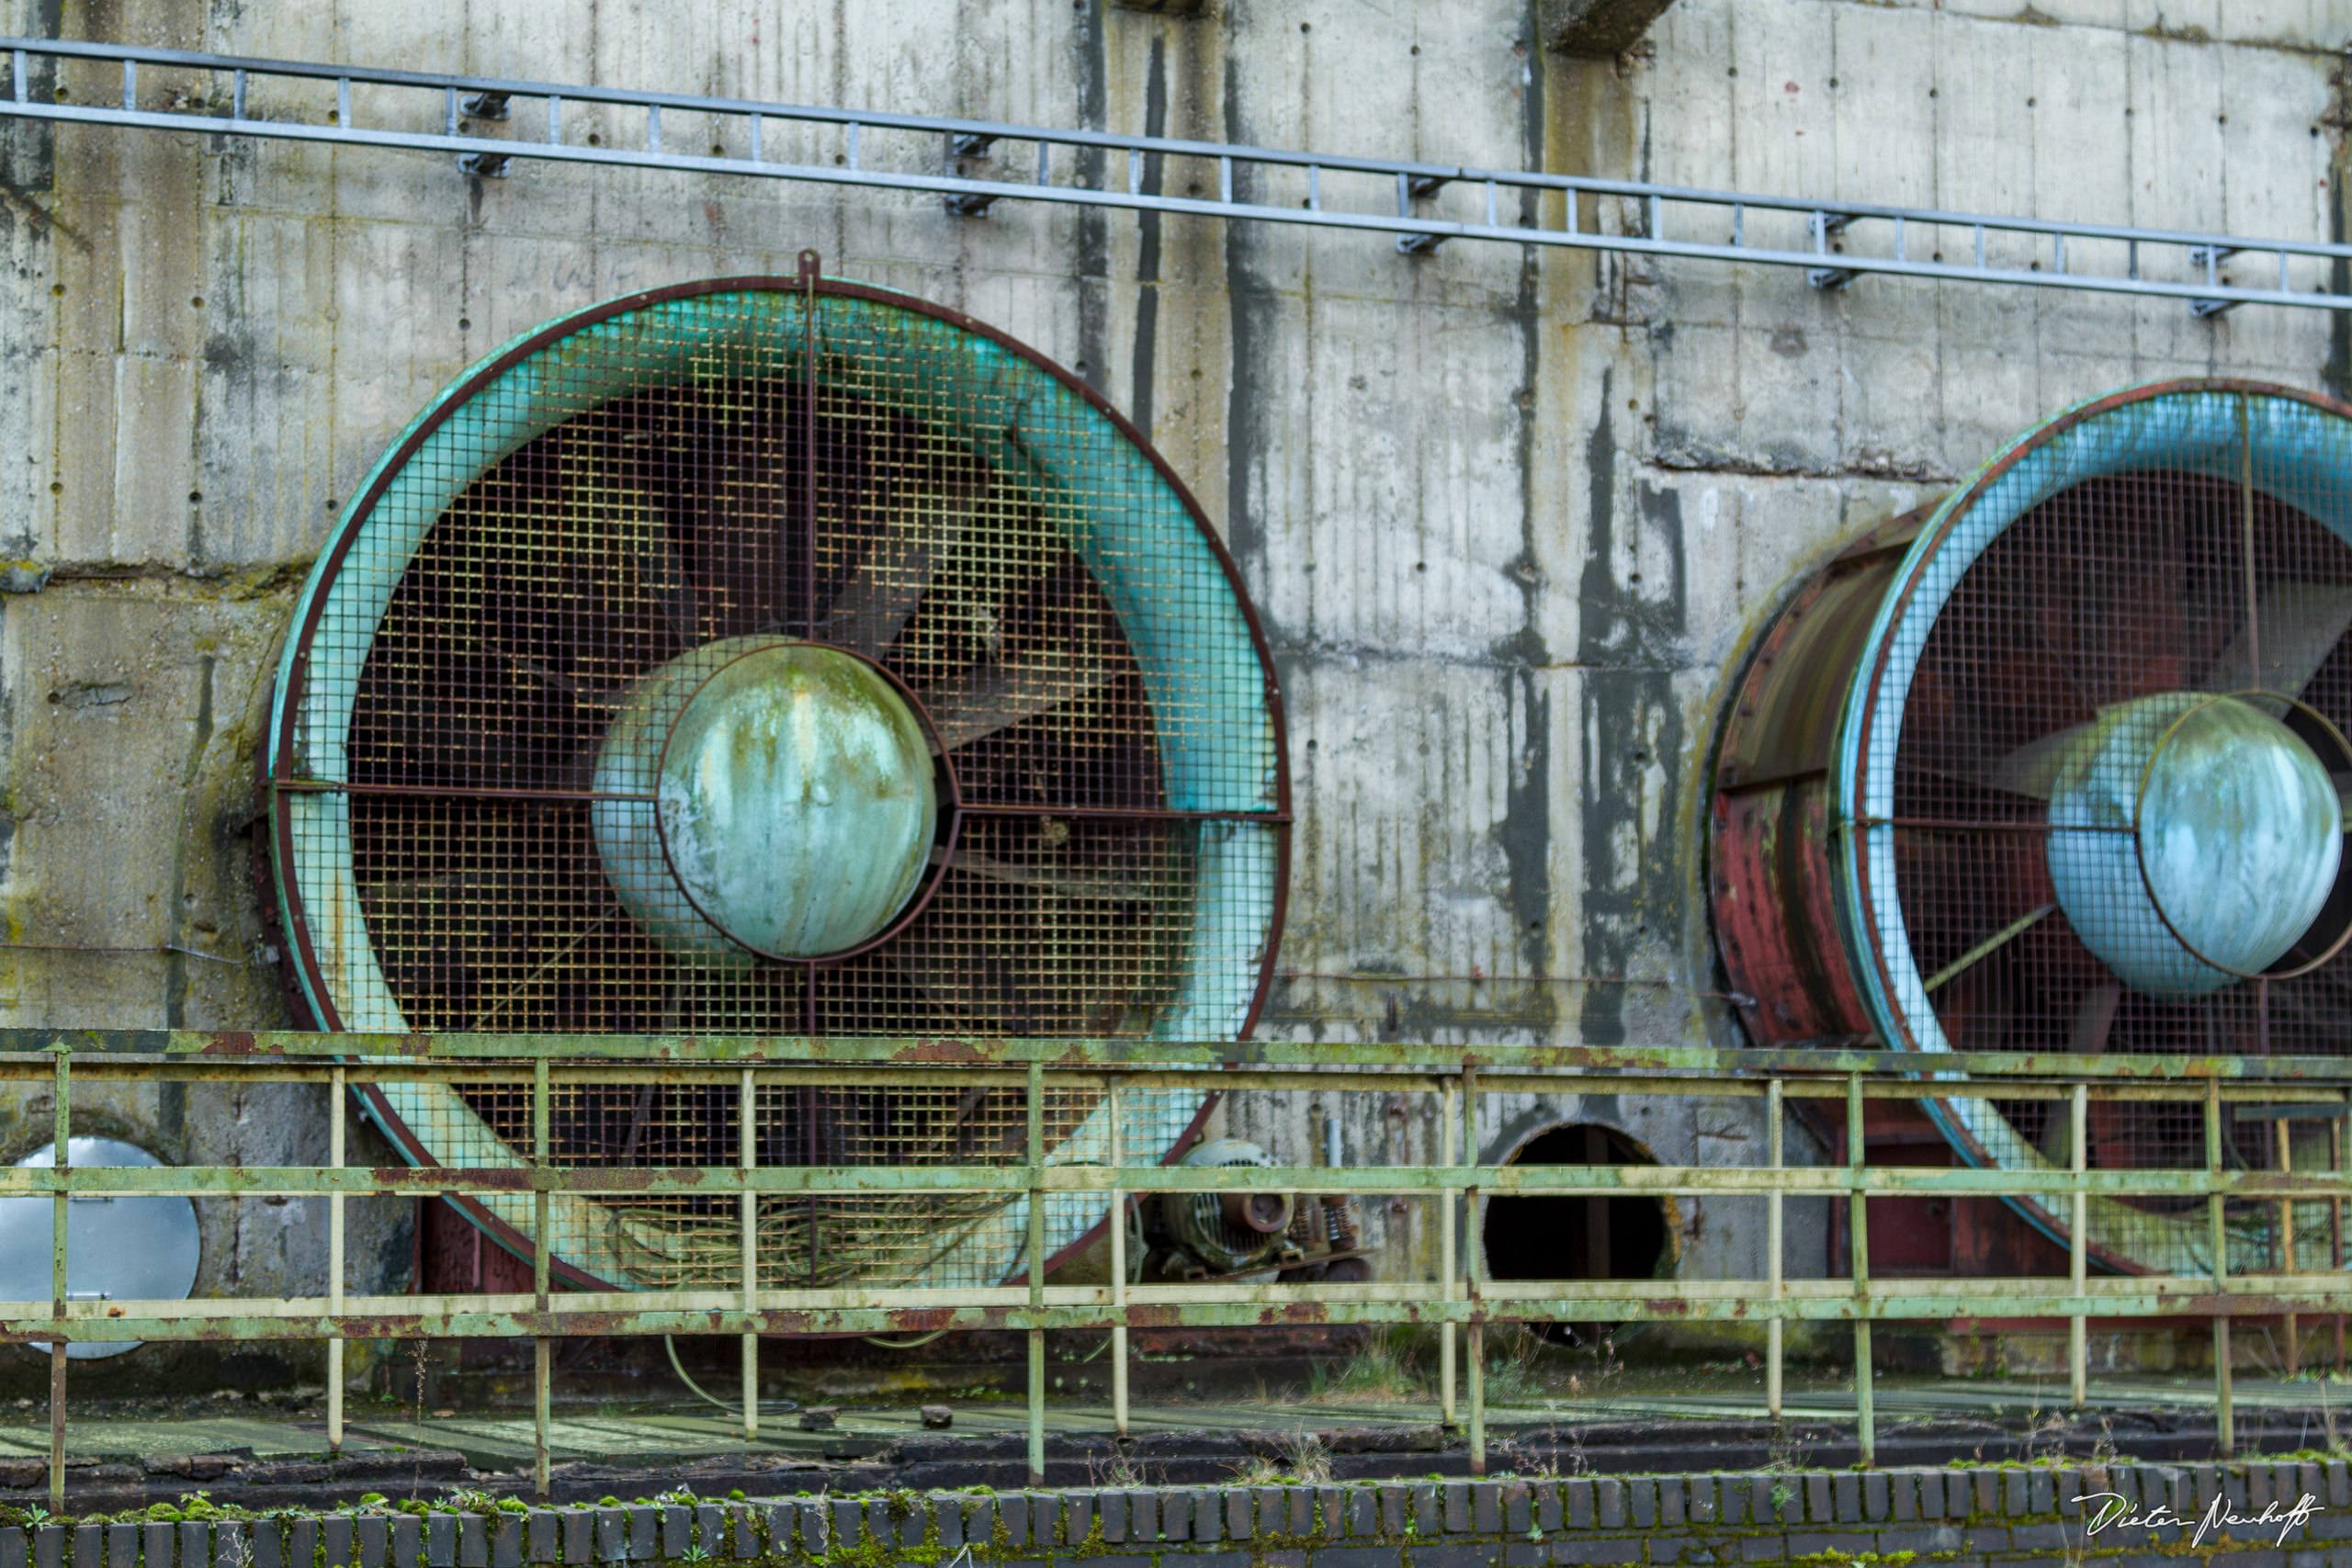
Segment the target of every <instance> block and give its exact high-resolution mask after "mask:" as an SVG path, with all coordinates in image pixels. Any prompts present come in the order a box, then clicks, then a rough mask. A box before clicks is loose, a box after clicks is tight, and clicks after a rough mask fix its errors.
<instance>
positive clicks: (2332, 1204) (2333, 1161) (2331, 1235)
mask: <svg viewBox="0 0 2352 1568" xmlns="http://www.w3.org/2000/svg"><path fill="white" fill-rule="evenodd" d="M2345 1100H2346V1107H2345V1108H2346V1110H2347V1111H2352V1090H2347V1091H2346V1095H2345ZM2327 1168H2328V1169H2329V1170H2331V1171H2333V1172H2335V1174H2336V1175H2337V1176H2342V1175H2343V1174H2344V1120H2343V1118H2342V1117H2337V1116H2331V1117H2329V1118H2328V1122H2327ZM2338 1186H2339V1191H2338V1195H2337V1196H2335V1197H2333V1198H2330V1199H2329V1200H2328V1201H2327V1208H2328V1216H2327V1266H2328V1267H2329V1268H2330V1269H2335V1270H2336V1271H2337V1272H2339V1273H2341V1272H2342V1271H2343V1269H2344V1199H2343V1197H2342V1195H2341V1184H2340V1183H2339V1184H2338ZM2335 1375H2336V1376H2337V1377H2342V1376H2343V1375H2344V1314H2342V1313H2340V1312H2339V1313H2337V1314H2335Z"/></svg>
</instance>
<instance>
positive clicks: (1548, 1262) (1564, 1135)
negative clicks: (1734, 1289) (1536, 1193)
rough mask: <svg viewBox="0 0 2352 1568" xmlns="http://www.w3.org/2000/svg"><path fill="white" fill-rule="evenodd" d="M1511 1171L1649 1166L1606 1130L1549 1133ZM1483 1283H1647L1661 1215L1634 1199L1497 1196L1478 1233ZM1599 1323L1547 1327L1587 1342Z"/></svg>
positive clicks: (1586, 1125)
mask: <svg viewBox="0 0 2352 1568" xmlns="http://www.w3.org/2000/svg"><path fill="white" fill-rule="evenodd" d="M1511 1163H1512V1164H1514V1165H1656V1164H1657V1161H1656V1160H1655V1159H1652V1158H1651V1157H1650V1156H1649V1154H1648V1152H1647V1151H1645V1150H1644V1149H1643V1148H1641V1147H1640V1146H1639V1145H1636V1144H1635V1143H1634V1141H1633V1140H1632V1139H1631V1138H1628V1137H1627V1136H1626V1135H1625V1134H1623V1133H1620V1132H1618V1131H1617V1130H1616V1129H1615V1128H1613V1127H1603V1126H1600V1125H1598V1124H1596V1123H1592V1122H1583V1123H1577V1124H1574V1125H1569V1126H1562V1127H1554V1128H1552V1129H1551V1130H1549V1131H1548V1132H1544V1133H1541V1134H1537V1135H1536V1136H1535V1137H1533V1138H1531V1139H1529V1140H1528V1141H1527V1142H1526V1143H1525V1144H1523V1145H1521V1146H1520V1150H1519V1152H1518V1154H1517V1155H1515V1156H1513V1157H1512V1160H1511ZM1481 1240H1482V1241H1483V1242H1484V1244H1485V1246H1486V1249H1487V1278H1488V1279H1491V1280H1648V1279H1653V1278H1655V1277H1656V1276H1657V1268H1658V1260H1659V1259H1660V1258H1662V1257H1664V1256H1665V1253H1666V1243H1667V1221H1666V1210H1665V1207H1664V1205H1662V1204H1661V1203H1660V1202H1659V1201H1657V1199H1655V1198H1649V1197H1641V1196H1623V1197H1601V1196H1597V1195H1596V1196H1585V1195H1582V1194H1578V1195H1577V1196H1574V1197H1556V1198H1555V1197H1509V1198H1504V1197H1497V1198H1491V1199H1489V1200H1487V1213H1486V1219H1485V1223H1484V1224H1483V1225H1482V1226H1481ZM1604 1326H1605V1325H1599V1324H1574V1325H1570V1324H1560V1325H1554V1332H1555V1337H1561V1338H1569V1339H1574V1340H1588V1341H1589V1339H1590V1338H1591V1337H1592V1334H1591V1333H1589V1332H1588V1331H1593V1330H1599V1329H1600V1328H1602V1327H1604Z"/></svg>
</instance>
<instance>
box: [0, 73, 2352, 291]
mask: <svg viewBox="0 0 2352 1568" xmlns="http://www.w3.org/2000/svg"><path fill="white" fill-rule="evenodd" d="M0 51H7V52H8V53H9V56H10V59H11V62H12V67H13V69H12V73H11V78H10V83H9V90H8V91H7V92H6V93H5V94H0V118H18V119H26V120H36V121H49V122H51V123H68V124H84V125H107V126H119V127H124V128H128V129H135V130H163V131H172V132H176V133H179V134H183V135H185V134H188V133H196V134H199V135H205V136H215V137H218V136H250V137H263V138H272V139H277V140H281V141H309V142H315V143H320V144H323V145H329V146H358V147H376V148H389V149H401V150H407V151H413V152H441V153H447V154H451V155H453V156H454V157H455V159H456V161H457V165H458V168H459V169H461V170H462V171H463V172H465V173H466V174H469V175H481V176H498V175H504V174H505V173H506V172H507V170H508V167H509V165H510V164H513V163H515V162H516V161H539V162H553V163H569V164H604V165H606V166H615V167H628V168H651V169H669V170H676V171H683V172H688V173H695V174H707V175H739V176H749V177H752V178H759V179H781V180H797V181H804V182H810V183H815V184H820V185H832V186H851V187H859V188H864V189H867V190H875V191H899V192H919V193H929V194H934V195H937V196H938V197H941V199H942V200H943V202H944V204H945V207H946V209H947V210H948V211H949V212H951V213H955V214H957V215H959V216H963V217H967V218H974V219H977V218H981V217H984V216H986V215H987V214H988V212H989V209H990V208H991V207H992V206H993V205H994V204H995V203H997V202H999V201H1015V202H1021V201H1027V202H1046V203H1052V204H1056V205H1060V206H1065V207H1079V208H1092V209H1112V210H1123V211H1133V212H1154V213H1165V214H1170V215H1180V216H1186V217H1196V218H1217V219H1226V220H1238V221H1244V222H1252V223H1277V224H1294V225H1306V226H1308V227H1312V228H1323V229H1343V230H1353V231H1357V232H1360V233H1366V234H1385V235H1388V236H1391V237H1393V238H1394V240H1395V242H1396V245H1397V250H1398V251H1400V252H1402V253H1405V254H1410V255H1426V254H1431V253H1433V252H1435V251H1436V250H1437V249H1438V248H1439V247H1440V246H1441V245H1442V244H1444V243H1446V242H1448V241H1452V240H1464V241H1471V240H1477V241H1498V242H1503V243H1510V244H1522V245H1529V244H1532V245H1545V246H1554V247H1567V248H1573V249H1584V250H1598V251H1612V252H1617V253H1621V254H1634V255H1651V256H1670V257H1677V258H1679V259H1683V260H1690V261H1705V262H1716V263H1736V264H1747V265H1765V266H1783V267H1797V268H1801V269H1802V270H1803V271H1804V274H1805V276H1806V280H1807V281H1808V282H1809V283H1811V284H1812V285H1813V286H1814V287H1815V288H1845V287H1847V286H1848V285H1849V284H1851V283H1852V282H1853V281H1854V280H1855V279H1857V278H1859V277H1861V276H1871V275H1875V276H1891V277H1914V278H1922V279H1930V280H1936V281H1941V282H1951V283H1984V284H2000V285H2007V286H2010V287H2024V288H2064V289H2075V290H2089V291H2092V292H2098V293H2107V294H2136V295H2143V296H2153V297H2157V298H2163V299H2181V300H2185V301H2187V302H2188V305H2189V307H2190V309H2191V310H2193V311H2194V312H2195V313H2196V314H2197V315H2199V316H2212V315H2218V314H2220V313H2222V312H2223V311H2226V310H2234V309H2236V308H2237V307H2238V306H2241V305H2256V304H2261V305H2290V306H2299V307H2302V308H2306V309H2317V310H2352V293H2346V292H2340V291H2339V288H2340V286H2339V284H2338V282H2337V280H2336V271H2335V269H2336V268H2337V267H2338V265H2340V264H2343V263H2345V262H2346V261H2352V245H2344V244H2333V243H2326V242H2324V241H2319V240H2289V239H2283V238H2251V237H2247V236H2244V235H2236V234H2222V233H2205V232H2193V231H2182V230H2172V229H2152V228H2135V227H2131V226H2127V225H2120V224H2099V223H2079V222H2071V221H2067V220H2063V219H2041V218H2019V217H2007V216H1999V215H1995V214H1988V213H1972V212H1955V211H1947V210H1943V209H1936V208H1922V207H1896V206H1888V205H1885V204H1882V203H1870V202H1851V201H1842V200H1828V199H1825V198H1821V197H1792V196H1774V195H1758V194H1752V193H1742V192H1737V191H1723V190H1706V189H1700V188H1694V187H1691V186H1668V185H1658V184H1655V183H1651V182H1647V181H1641V180H1611V179H1597V178H1589V177H1586V176H1582V175H1552V174H1544V173H1541V172H1536V171H1531V170H1525V169H1492V168H1480V167H1475V166H1470V165H1464V164H1437V163H1424V162H1419V161H1410V160H1402V159H1394V158H1379V157H1363V156H1358V155H1355V154H1351V153H1332V152H1295V151H1289V150H1285V149H1280V148H1270V147H1250V146H1242V145H1238V144H1231V143H1227V142H1218V141H1185V140H1182V139H1178V138H1173V137H1164V136H1128V135H1122V134H1120V133H1117V132H1114V131H1094V130H1061V129H1054V128H1048V127H1043V126H1034V125H1018V124H1011V123H1005V122H1001V121H996V120H983V119H965V118H954V117H949V116H940V115H910V114H886V113H880V112H876V111H871V110H865V109H846V108H825V107H811V106H808V105H800V104H775V103H764V102H761V101H758V100H755V99H750V98H730V97H713V96H700V95H695V94H686V93H655V92H645V91H641V90H638V89H632V88H625V87H600V86H589V85H576V84H575V85H564V84H558V83H550V82H530V81H519V80H510V79H507V78H503V77H493V76H460V75H452V74H447V73H436V72H419V71H388V70H381V69H375V68H370V67H367V66H356V65H334V64H322V63H316V62H301V61H288V60H263V59H249V58H245V57H243V56H237V55H227V54H208V53H200V52H197V51H187V50H170V49H141V48H134V47H130V46H128V45H123V44H109V43H92V42H84V41H80V40H69V39H35V38H0ZM61 62H93V63H96V64H98V65H101V66H105V67H111V68H112V69H113V71H114V72H119V84H118V83H116V82H115V81H112V80H104V81H103V83H102V85H101V86H100V88H99V89H98V93H99V96H97V97H96V101H92V102H80V101H69V100H70V98H71V91H72V90H71V89H68V88H66V87H63V86H62V85H60V84H59V83H58V80H57V74H58V67H59V65H60V63H61ZM141 66H148V67H153V68H154V75H153V76H151V77H150V78H149V85H148V86H147V87H146V88H144V89H142V87H141V76H140V68H141ZM190 73H194V74H195V75H196V76H197V77H198V78H199V79H200V80H201V85H199V86H198V87H197V89H196V90H195V91H193V92H190V91H189V90H188V87H187V83H186V78H187V76H188V75H189V74H190ZM101 74H102V76H103V75H104V74H106V73H101ZM166 74H168V76H169V77H170V78H171V80H172V82H173V83H174V84H177V85H164V86H160V87H159V85H158V84H157V83H156V79H155V78H156V77H158V76H164V75H166ZM322 86H326V87H331V89H332V94H333V96H332V101H331V102H330V100H329V98H328V95H327V94H326V93H325V92H322V91H321V90H320V88H321V87H322ZM355 88H358V89H368V90H369V94H370V96H369V98H368V102H367V103H366V104H364V105H361V104H355V101H354V90H355ZM363 109H364V110H366V111H368V112H364V113H363V112H360V111H361V110H363ZM526 110H527V111H528V112H526ZM583 110H584V111H587V112H586V113H583ZM596 111H609V112H616V113H619V114H622V115H624V116H625V117H626V127H625V130H623V131H621V132H619V133H616V135H615V136H614V138H613V141H612V143H611V144H609V145H607V144H605V140H604V135H603V132H602V131H601V130H598V131H594V132H591V131H586V130H582V129H581V128H580V127H579V125H578V124H577V123H576V122H578V121H580V120H582V119H583V118H588V117H589V116H590V115H593V114H594V113H595V112H596ZM664 115H667V116H668V117H669V120H668V126H669V130H668V131H667V132H666V136H667V141H666V142H665V131H664V120H663V117H664ZM686 117H691V119H692V124H693V129H694V130H695V131H696V132H698V133H708V134H712V135H715V136H718V137H719V138H720V140H719V141H718V142H716V143H714V144H713V145H712V150H711V152H710V153H709V154H708V155H707V156H706V155H703V154H701V153H697V152H681V151H679V150H678V148H679V146H680V144H681V142H682V141H684V137H683V136H682V134H681V132H682V130H684V128H685V125H686ZM598 123H599V124H600V125H601V124H602V123H603V121H601V120H599V121H598ZM504 127H512V128H514V131H515V133H514V134H505V133H502V131H501V130H500V128H504ZM526 127H527V128H529V131H528V133H526V132H525V128H526ZM777 131H782V132H785V133H786V136H785V138H784V140H793V139H796V138H797V145H795V146H793V147H791V148H788V149H783V150H780V151H778V152H775V153H774V154H772V152H771V148H772V145H773V143H774V142H775V141H776V140H777V138H776V136H775V132H777ZM730 141H731V143H732V145H733V146H735V147H739V148H741V149H742V151H741V152H740V153H739V152H729V151H727V146H728V145H729V142H730ZM1006 147H1012V148H1019V149H1023V150H1024V151H1023V154H1022V155H1021V156H1019V157H1012V156H1008V155H1006V153H1005V152H1001V149H1002V148H1006ZM1180 185H1181V186H1182V188H1183V189H1184V190H1185V191H1186V194H1183V195H1170V194H1169V192H1170V190H1171V189H1175V188H1178V187H1179V186H1180ZM1212 190H1213V191H1214V192H1215V194H1214V195H1211V194H1209V193H1210V192H1211V191H1212ZM1946 254H1951V255H1953V256H1954V257H1955V258H1962V259H1955V260H1952V261H1946V260H1945V259H1944V257H1945V255H1946ZM2225 265H2226V266H2229V267H2231V268H2233V269H2234V274H2235V277H2236V281H2233V279H2232V277H2230V276H2224V275H2223V271H2222V269H2223V267H2224V266H2225Z"/></svg>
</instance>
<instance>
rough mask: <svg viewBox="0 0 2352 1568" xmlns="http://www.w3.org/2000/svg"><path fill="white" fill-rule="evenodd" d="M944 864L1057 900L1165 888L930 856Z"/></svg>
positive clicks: (963, 853)
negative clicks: (1032, 889) (1030, 889)
mask: <svg viewBox="0 0 2352 1568" xmlns="http://www.w3.org/2000/svg"><path fill="white" fill-rule="evenodd" d="M943 861H945V862H946V863H948V864H950V865H952V866H953V867H954V868H955V869H956V870H957V871H967V872H970V873H971V874H973V875H974V876H985V877H987V878H988V879H989V881H991V882H1006V883H1011V884H1012V885H1013V886H1017V887H1035V888H1036V889H1037V890H1038V891H1039V892H1041V893H1045V894H1046V895H1048V896H1050V897H1056V898H1094V899H1107V900H1111V901H1114V902H1124V901H1125V900H1128V899H1133V898H1139V897H1145V896H1147V895H1151V894H1156V893H1157V892H1158V891H1159V889H1160V888H1162V887H1164V886H1166V884H1165V882H1164V881H1161V880H1158V879H1154V878H1149V877H1124V876H1105V875H1103V874H1100V873H1096V874H1083V873H1079V872H1071V871H1065V870H1063V869H1061V868H1060V867H1058V866H1053V865H1044V866H1033V865H1015V864H1013V863H1011V862H1009V861H1001V860H996V859H993V858H991V857H990V856H988V855H984V854H978V853H976V852H973V851H970V850H957V851H956V853H955V856H954V857H953V859H952V860H951V859H949V858H948V857H946V856H944V855H942V854H941V853H940V852H939V851H937V850H933V851H932V852H931V863H932V864H933V865H938V864H940V863H942V862H943Z"/></svg>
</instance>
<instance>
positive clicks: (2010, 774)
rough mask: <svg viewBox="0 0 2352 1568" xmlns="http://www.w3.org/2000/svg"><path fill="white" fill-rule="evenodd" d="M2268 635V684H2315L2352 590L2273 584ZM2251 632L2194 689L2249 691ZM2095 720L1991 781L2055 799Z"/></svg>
mask: <svg viewBox="0 0 2352 1568" xmlns="http://www.w3.org/2000/svg"><path fill="white" fill-rule="evenodd" d="M2255 613H2256V615H2257V616H2258V617H2259V623H2258V626H2257V627H2256V629H2257V630H2258V631H2259V633H2260V635H2261V638H2262V667H2263V681H2262V684H2263V687H2264V688H2265V689H2267V690H2268V691H2272V692H2276V693H2278V694H2279V695H2281V696H2288V697H2291V696H2295V695H2297V694H2300V693H2301V691H2302V689H2303V688H2304V687H2305V686H2307V685H2309V684H2310V683H2311V679H2312V676H2313V675H2315V674H2317V673H2318V672H2319V667H2320V666H2321V665H2322V664H2324V663H2325V662H2327V656H2328V655H2329V654H2331V653H2333V652H2334V651H2335V645H2336V644H2337V643H2338V642H2341V641H2342V640H2343V639H2344V635H2345V633H2346V632H2347V631H2352V587H2345V586H2342V585H2339V584H2336V583H2332V582H2281V583H2276V584H2274V585H2272V587H2271V588H2270V589H2269V590H2268V591H2267V592H2265V593H2264V594H2263V595H2262V597H2261V599H2260V601H2259V602H2258V603H2257V604H2256V610H2255ZM2246 630H2247V628H2245V627H2244V626H2241V627H2239V629H2238V635H2237V636H2236V637H2233V638H2231V639H2230V644H2229V646H2228V647H2227V648H2225V649H2222V651H2221V653H2220V655H2219V656H2217V657H2216V658H2215V659H2214V660H2213V662H2212V663H2211V664H2210V665H2208V666H2207V667H2206V671H2205V673H2204V675H2203V677H2202V678H2201V679H2199V681H2198V682H2196V684H2195V686H2194V687H2193V688H2192V689H2193V690H2195V691H2199V692H2236V691H2243V690H2245V682H2246V680H2247V678H2248V676H2249V675H2250V674H2251V673H2252V671H2251V670H2250V669H2249V667H2248V660H2247V648H2246ZM2255 702H2256V705H2257V706H2260V707H2265V708H2267V709H2269V710H2271V713H2272V716H2274V717H2278V716H2284V715H2285V713H2286V711H2287V705H2286V704H2284V703H2281V702H2264V701H2262V700H2261V699H2260V698H2256V699H2255ZM2089 728H2090V727H2089V726H2088V725H2083V724H2077V725H2074V726H2072V727H2070V728H2065V729H2061V730H2059V731H2057V732H2056V733H2055V734H2052V735H2045V736H2043V737H2041V739H2038V740H2032V741H2029V742H2027V743H2026V744H2025V745H2023V746H2020V747H2018V749H2017V750H2014V751H2012V752H2010V753H2009V754H2008V755H2007V756H2006V757H2003V758H2001V759H2000V760H1999V761H1996V762H1995V763H1994V764H1993V765H1992V767H1991V768H1989V769H1987V770H1986V771H1985V783H1986V784H1991V785H1992V786H1993V787H1994V788H1995V789H2000V790H2007V792H2008V793H2009V794H2011V795H2029V796H2030V797H2031V798H2033V799H2035V800H2048V799H2049V798H2050V792H2051V789H2052V786H2053V785H2054V784H2056V782H2057V778H2058V770H2059V769H2060V768H2061V767H2063V766H2064V765H2065V761H2066V757H2067V754H2068V752H2069V750H2071V749H2072V747H2073V746H2074V744H2075V740H2076V739H2079V738H2080V737H2081V736H2082V735H2083V734H2084V733H2085V732H2086V730H2088V729H2089Z"/></svg>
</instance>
